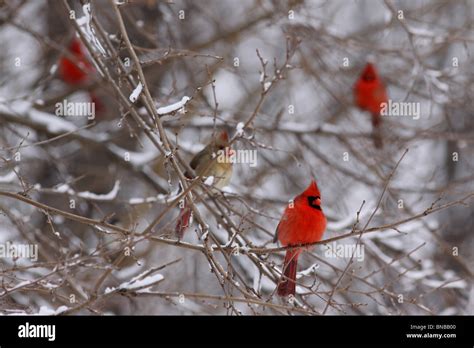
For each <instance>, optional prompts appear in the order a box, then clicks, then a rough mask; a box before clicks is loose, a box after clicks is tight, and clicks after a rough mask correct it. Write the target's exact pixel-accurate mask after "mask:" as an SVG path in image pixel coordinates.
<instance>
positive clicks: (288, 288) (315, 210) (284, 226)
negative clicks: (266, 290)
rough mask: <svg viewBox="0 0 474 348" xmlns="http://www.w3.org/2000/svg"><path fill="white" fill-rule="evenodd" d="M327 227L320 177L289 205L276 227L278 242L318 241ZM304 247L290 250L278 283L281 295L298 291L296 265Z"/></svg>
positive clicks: (293, 243)
mask: <svg viewBox="0 0 474 348" xmlns="http://www.w3.org/2000/svg"><path fill="white" fill-rule="evenodd" d="M325 229H326V216H324V213H323V210H322V208H321V194H320V193H319V189H318V186H317V185H316V181H314V180H313V181H311V184H310V185H309V186H308V188H307V189H306V190H305V191H304V192H303V193H301V194H300V195H299V196H297V197H296V198H295V199H294V204H293V205H292V206H288V207H287V208H286V209H285V212H284V213H283V216H282V218H281V220H280V223H279V224H278V227H277V229H276V233H275V238H274V242H276V241H277V239H278V240H279V241H280V243H281V244H282V245H283V246H292V245H298V244H307V243H314V242H318V241H320V240H321V238H322V237H323V233H324V230H325ZM302 251H303V249H302V248H295V249H289V250H287V251H286V256H285V262H284V265H283V274H284V276H282V277H281V279H280V281H279V283H278V290H277V292H278V295H279V296H288V295H295V286H296V284H295V281H296V267H297V265H298V256H299V255H300V254H301V252H302Z"/></svg>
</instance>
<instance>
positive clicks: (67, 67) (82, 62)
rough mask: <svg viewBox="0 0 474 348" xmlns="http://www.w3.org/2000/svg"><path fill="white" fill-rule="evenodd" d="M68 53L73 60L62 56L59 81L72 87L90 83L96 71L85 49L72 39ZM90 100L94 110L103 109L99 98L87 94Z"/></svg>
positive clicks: (74, 38) (78, 41)
mask: <svg viewBox="0 0 474 348" xmlns="http://www.w3.org/2000/svg"><path fill="white" fill-rule="evenodd" d="M68 50H69V53H70V54H71V55H73V56H74V58H75V60H72V59H70V58H69V57H68V56H66V55H65V56H62V57H61V58H60V60H59V75H60V77H61V79H62V80H63V81H64V82H65V83H67V84H68V85H70V86H72V87H82V86H84V85H86V84H87V83H89V82H91V81H92V76H93V75H95V73H96V71H95V69H94V67H93V66H92V64H91V62H90V61H89V59H88V58H87V56H86V53H85V48H84V46H83V45H82V42H81V41H80V40H79V39H78V38H77V37H73V39H72V40H71V42H70V43H69V46H68ZM89 96H90V99H91V101H92V102H93V103H95V108H96V110H100V109H101V108H103V106H102V103H101V102H100V100H99V98H98V97H97V96H96V95H95V94H94V93H92V92H89Z"/></svg>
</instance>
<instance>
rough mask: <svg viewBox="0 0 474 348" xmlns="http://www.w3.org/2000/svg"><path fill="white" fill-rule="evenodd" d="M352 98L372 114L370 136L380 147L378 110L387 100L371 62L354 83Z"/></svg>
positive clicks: (385, 92) (381, 145)
mask: <svg viewBox="0 0 474 348" xmlns="http://www.w3.org/2000/svg"><path fill="white" fill-rule="evenodd" d="M354 98H355V103H356V105H357V106H358V107H359V108H361V109H362V110H365V111H369V112H370V113H371V114H372V138H373V140H374V145H375V147H376V148H382V147H383V143H382V136H381V134H380V124H381V123H382V118H381V115H380V111H381V109H382V103H387V102H388V97H387V91H386V90H385V85H384V84H383V82H382V81H381V80H380V78H379V76H378V74H377V71H376V69H375V67H374V65H373V64H371V63H367V65H366V66H365V68H364V71H362V74H361V75H360V77H359V79H358V80H357V81H356V83H355V85H354Z"/></svg>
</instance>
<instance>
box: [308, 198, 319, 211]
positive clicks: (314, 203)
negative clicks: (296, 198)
mask: <svg viewBox="0 0 474 348" xmlns="http://www.w3.org/2000/svg"><path fill="white" fill-rule="evenodd" d="M320 204H321V197H319V196H309V197H308V205H309V206H310V207H311V208H314V209H318V210H321V205H320Z"/></svg>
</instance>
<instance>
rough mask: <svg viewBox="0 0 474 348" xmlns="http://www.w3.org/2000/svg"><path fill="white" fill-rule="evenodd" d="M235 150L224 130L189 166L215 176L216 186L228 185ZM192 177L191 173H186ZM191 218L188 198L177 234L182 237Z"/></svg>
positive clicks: (182, 210) (202, 175)
mask: <svg viewBox="0 0 474 348" xmlns="http://www.w3.org/2000/svg"><path fill="white" fill-rule="evenodd" d="M233 154H234V151H233V150H232V149H231V148H230V146H229V137H228V135H227V132H226V131H222V132H221V133H220V134H219V135H218V136H217V139H215V140H213V141H211V142H210V143H209V144H208V145H207V146H206V147H205V148H204V149H203V150H202V151H201V152H199V153H198V154H196V155H195V156H194V157H193V159H192V160H191V162H190V164H189V166H190V167H191V168H192V169H193V170H194V172H195V173H196V175H197V176H200V177H211V176H212V177H214V180H213V181H212V185H213V186H214V187H215V188H218V189H222V188H223V187H225V186H227V185H228V184H229V182H230V179H231V177H232V161H231V157H232V156H233ZM185 175H186V176H187V177H188V178H191V175H190V174H189V173H185ZM190 219H191V208H189V206H188V204H187V202H186V198H185V199H184V207H183V208H182V209H181V213H180V215H179V217H178V222H177V224H176V228H175V231H176V234H177V235H178V237H179V238H182V237H183V235H184V232H185V231H186V228H187V227H188V226H189V221H190Z"/></svg>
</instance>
